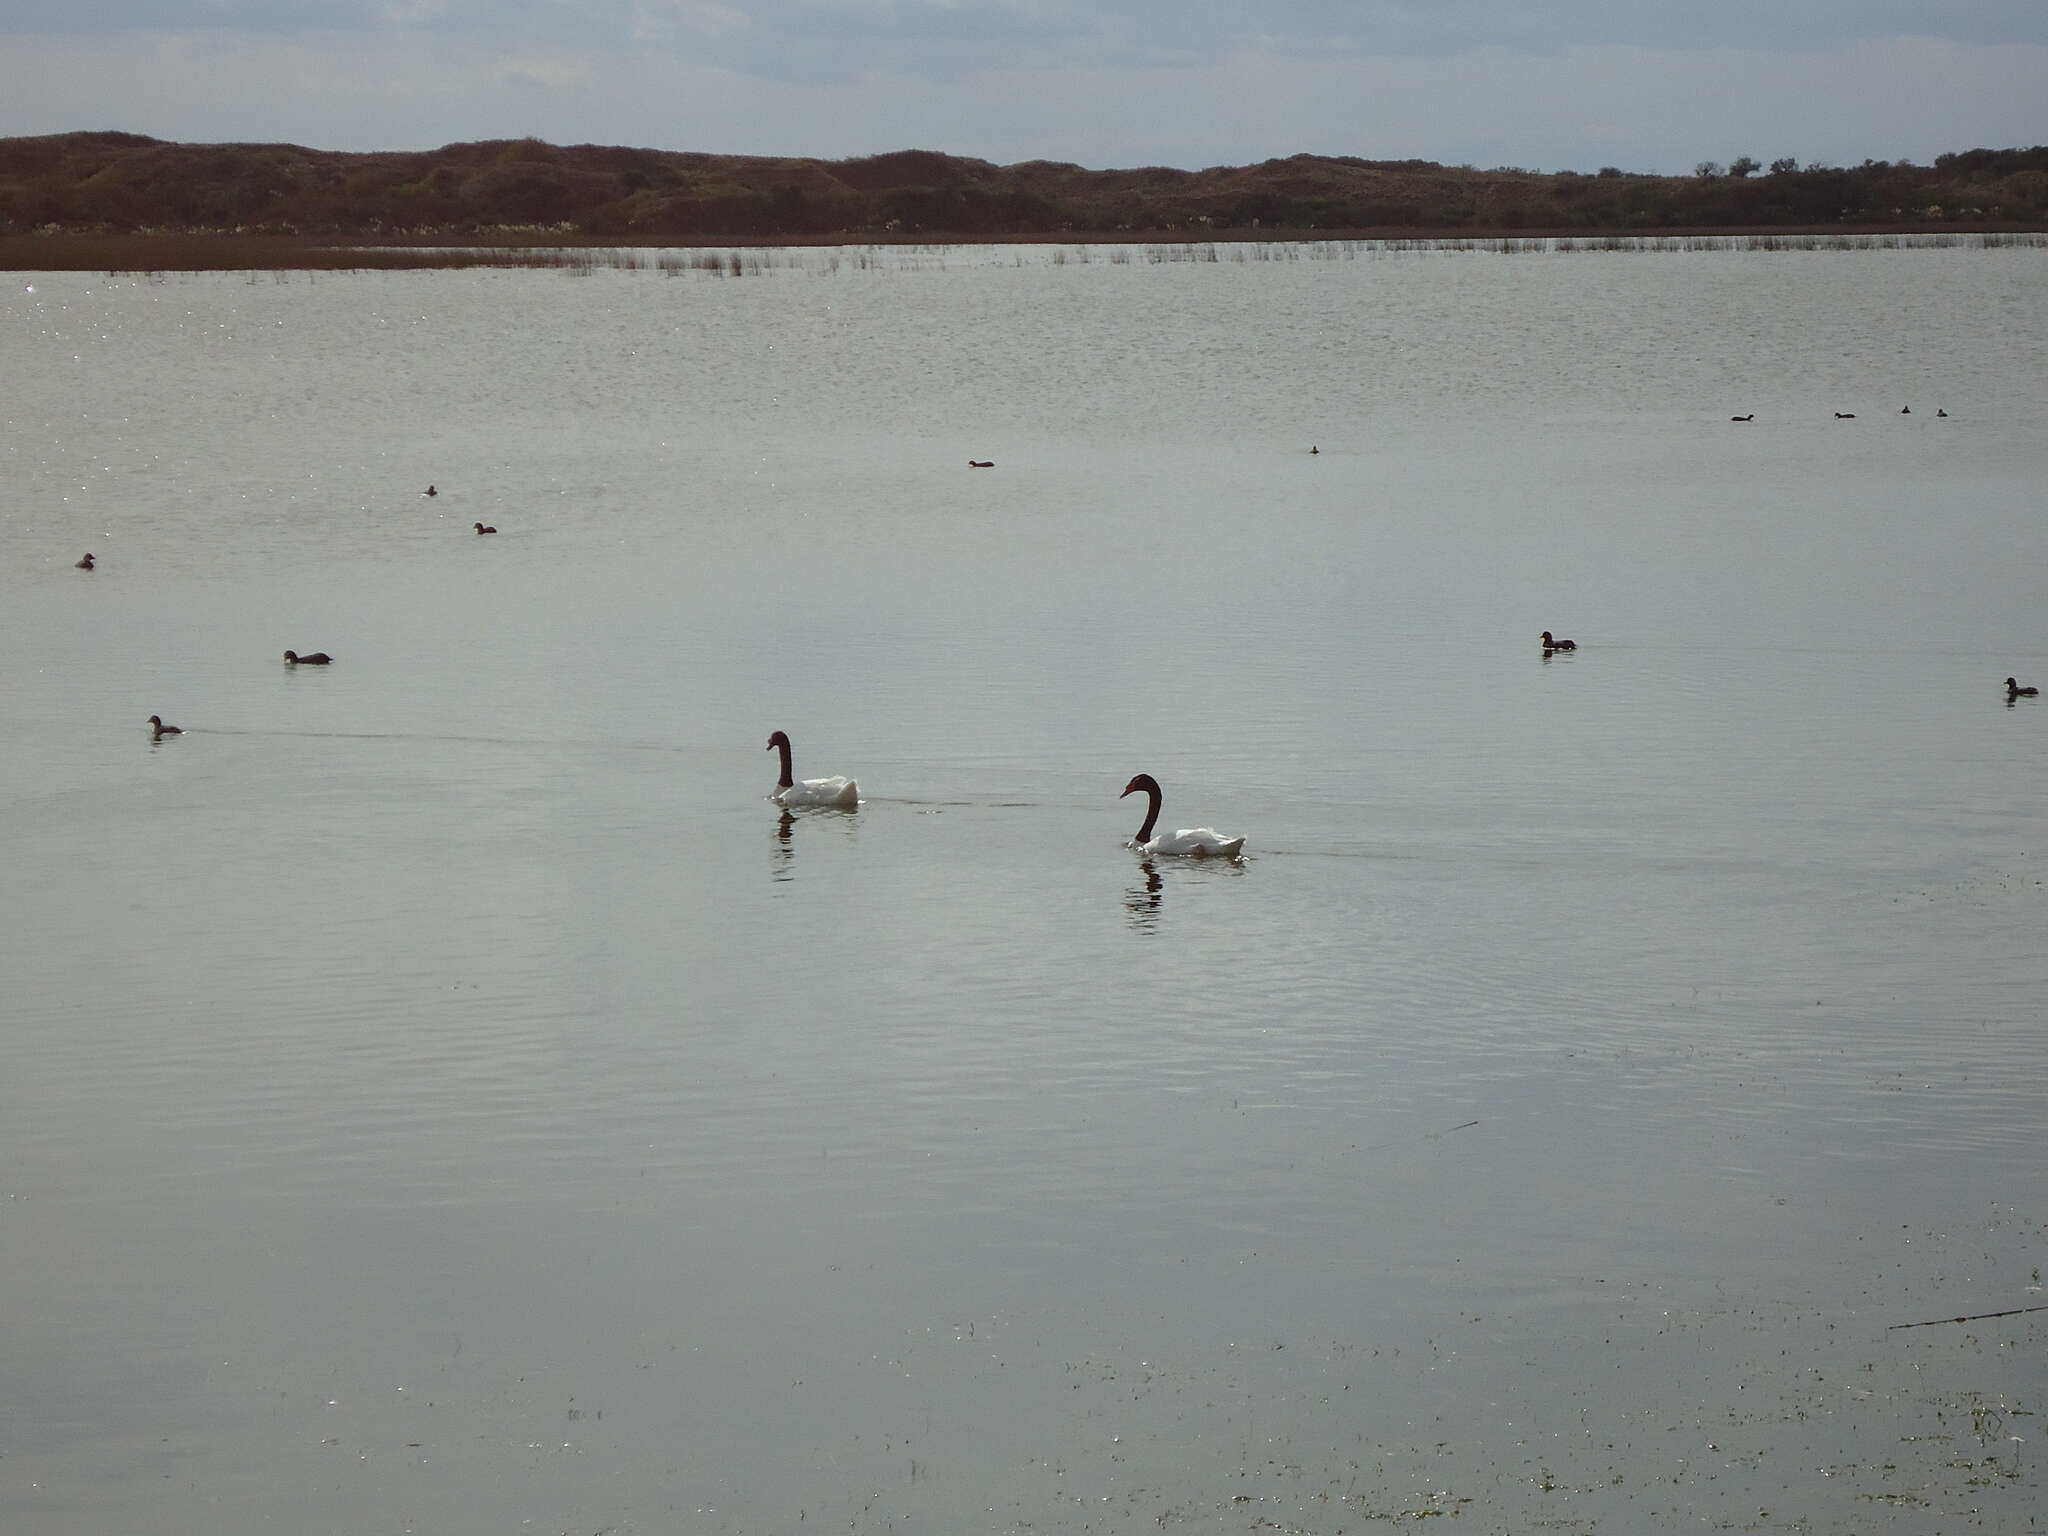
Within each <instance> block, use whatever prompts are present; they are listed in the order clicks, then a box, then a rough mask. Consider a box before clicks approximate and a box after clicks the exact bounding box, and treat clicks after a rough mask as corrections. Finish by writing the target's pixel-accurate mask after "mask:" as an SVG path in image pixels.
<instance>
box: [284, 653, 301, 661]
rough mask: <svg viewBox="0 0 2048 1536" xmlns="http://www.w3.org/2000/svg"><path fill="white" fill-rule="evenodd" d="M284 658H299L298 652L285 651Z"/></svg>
mask: <svg viewBox="0 0 2048 1536" xmlns="http://www.w3.org/2000/svg"><path fill="white" fill-rule="evenodd" d="M284 659H285V660H286V661H297V660H298V659H299V653H298V652H297V651H286V652H285V653H284Z"/></svg>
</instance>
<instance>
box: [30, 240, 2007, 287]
mask: <svg viewBox="0 0 2048 1536" xmlns="http://www.w3.org/2000/svg"><path fill="white" fill-rule="evenodd" d="M2044 249H2048V232H2042V231H1985V232H1949V231H1943V232H1939V233H1904V232H1872V233H1850V234H1819V233H1785V234H1779V233H1768V232H1766V233H1747V234H1659V235H1528V236H1521V235H1474V236H1456V235H1432V236H1416V237H1410V238H1393V239H1367V238H1324V239H1315V238H1298V237H1297V238H1274V239H1208V240H1176V241H1160V240H1140V241H1107V242H1105V241H1073V242H1062V243H1054V242H1019V243H1007V242H990V243H986V244H983V243H974V244H966V243H957V244H907V243H906V244H866V245H791V246H705V247H674V246H627V245H569V244H559V243H557V244H546V245H543V244H520V243H510V242H507V243H478V244H472V245H402V244H401V245H365V244H340V243H336V242H333V241H322V240H314V239H308V238H304V237H295V236H270V235H176V236H156V235H105V236H61V237H49V236H37V235H22V236H11V237H6V238H0V270H8V271H26V272H53V271H89V272H103V273H106V274H108V275H114V274H141V275H153V274H168V273H174V272H222V271H226V272H236V271H247V272H252V273H254V272H275V273H286V272H293V271H300V272H322V271H333V272H364V271H403V270H433V269H454V268H467V267H508V268H541V269H552V270H556V271H560V272H563V273H566V274H568V275H571V276H589V275H592V274H595V273H598V272H647V271H651V272H659V273H660V274H662V275H663V276H665V277H685V276H701V277H718V278H729V277H731V278H743V277H767V276H773V275H778V274H796V275H805V276H825V277H830V276H837V275H838V274H840V273H844V272H879V273H896V272H925V271H944V270H946V269H948V268H949V267H951V268H965V267H981V266H990V265H1004V266H1012V267H1019V268H1022V267H1042V266H1054V267H1069V266H1081V267H1091V266H1132V265H1139V264H1143V265H1148V266H1159V265H1171V264H1181V263H1221V262H1235V263H1239V264H1252V263H1264V262H1303V261H1310V262H1329V261H1374V260H1386V259H1389V258H1402V257H1415V256H1444V255H1498V256H1563V255H1578V254H1586V253H1599V254H1624V255H1669V254H1689V253H1695V252H1722V251H1741V252H1763V253H1780V252H1788V251H1873V250H1881V251H1901V250H2044Z"/></svg>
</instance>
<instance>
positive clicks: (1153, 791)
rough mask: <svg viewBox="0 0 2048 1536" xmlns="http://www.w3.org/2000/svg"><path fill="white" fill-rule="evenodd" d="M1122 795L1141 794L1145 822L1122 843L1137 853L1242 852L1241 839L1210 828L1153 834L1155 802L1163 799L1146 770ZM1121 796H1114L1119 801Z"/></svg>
mask: <svg viewBox="0 0 2048 1536" xmlns="http://www.w3.org/2000/svg"><path fill="white" fill-rule="evenodd" d="M1124 795H1143V796H1144V797H1145V822H1144V825H1143V826H1141V827H1139V828H1138V831H1137V835H1136V836H1134V837H1133V838H1132V839H1131V840H1130V842H1129V843H1127V844H1126V845H1125V846H1126V847H1130V848H1135V849H1137V851H1138V852H1140V853H1155V854H1156V853H1185V854H1191V855H1193V856H1194V857H1195V858H1198V859H1208V858H1216V859H1234V858H1236V857H1237V856H1238V855H1239V854H1241V853H1243V852H1244V839H1243V838H1241V837H1225V836H1224V835H1223V834H1222V833H1221V832H1218V831H1217V830H1216V829H1215V828H1214V827H1182V828H1181V829H1180V830H1179V831H1178V832H1173V833H1167V832H1161V833H1160V834H1159V835H1158V836H1157V837H1154V836H1153V835H1152V829H1153V827H1154V826H1155V825H1156V824H1157V822H1158V820H1159V804H1160V802H1161V801H1162V800H1163V799H1164V798H1165V795H1164V792H1163V791H1161V789H1160V788H1159V781H1158V780H1157V779H1155V778H1153V777H1152V775H1151V774H1149V773H1141V774H1139V775H1138V776H1137V777H1136V778H1134V779H1132V780H1131V782H1130V783H1128V784H1126V785H1125V786H1124ZM1124 795H1118V796H1117V798H1118V799H1119V800H1121V799H1123V797H1124Z"/></svg>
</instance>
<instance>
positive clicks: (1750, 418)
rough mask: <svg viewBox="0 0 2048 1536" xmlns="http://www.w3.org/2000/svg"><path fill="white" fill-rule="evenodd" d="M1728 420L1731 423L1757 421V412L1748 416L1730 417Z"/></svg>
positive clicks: (1752, 412)
mask: <svg viewBox="0 0 2048 1536" xmlns="http://www.w3.org/2000/svg"><path fill="white" fill-rule="evenodd" d="M1728 419H1729V420H1730V421H1755V420H1756V412H1755V411H1751V412H1750V413H1749V414H1748V415H1747V416H1730V417H1729V418H1728Z"/></svg>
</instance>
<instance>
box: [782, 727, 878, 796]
mask: <svg viewBox="0 0 2048 1536" xmlns="http://www.w3.org/2000/svg"><path fill="white" fill-rule="evenodd" d="M768 750H769V751H770V752H780V753H781V754H782V776H781V777H780V778H778V779H777V780H776V781H775V793H774V794H772V795H770V796H769V797H768V798H769V799H770V800H773V801H774V802H775V803H776V804H777V805H780V806H792V805H812V806H819V805H822V806H830V807H832V808H833V809H834V810H841V811H851V810H855V809H857V808H858V807H859V805H860V786H859V785H858V784H856V783H854V782H853V780H851V779H848V778H843V777H842V778H831V779H805V780H804V781H803V782H802V783H798V782H797V781H796V777H795V775H793V774H792V773H791V772H790V752H789V737H788V735H787V734H786V733H785V732H782V731H777V732H776V733H775V734H774V735H773V736H770V737H769V738H768Z"/></svg>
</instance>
